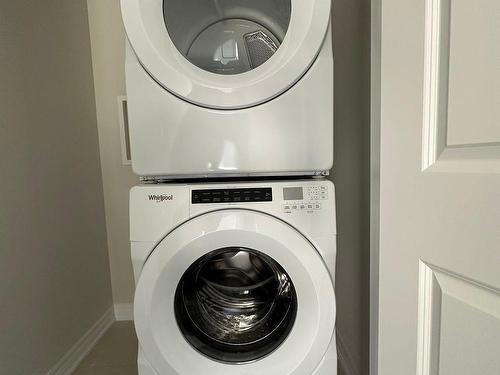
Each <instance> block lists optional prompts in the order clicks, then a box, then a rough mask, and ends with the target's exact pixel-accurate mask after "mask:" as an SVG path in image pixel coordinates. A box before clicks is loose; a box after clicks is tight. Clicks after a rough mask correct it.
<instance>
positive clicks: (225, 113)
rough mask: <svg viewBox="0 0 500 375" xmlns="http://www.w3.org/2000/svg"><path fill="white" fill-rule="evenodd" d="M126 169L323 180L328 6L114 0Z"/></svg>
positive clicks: (320, 2) (329, 72)
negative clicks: (123, 85)
mask: <svg viewBox="0 0 500 375" xmlns="http://www.w3.org/2000/svg"><path fill="white" fill-rule="evenodd" d="M121 6H122V14H123V20H124V25H125V28H126V32H127V36H128V41H129V44H128V49H127V57H126V80H127V93H128V116H129V117H128V121H129V130H130V141H131V154H132V161H133V168H134V171H135V172H136V173H137V174H138V175H141V176H145V178H146V179H147V178H150V179H158V177H164V176H168V178H185V177H206V176H212V177H213V176H217V177H218V176H265V175H270V176H271V175H272V176H275V175H326V174H327V173H328V171H329V170H330V169H331V167H332V164H333V53H332V36H331V23H330V11H331V0H307V1H304V0H252V1H249V0H204V1H199V0H147V1H144V0H121Z"/></svg>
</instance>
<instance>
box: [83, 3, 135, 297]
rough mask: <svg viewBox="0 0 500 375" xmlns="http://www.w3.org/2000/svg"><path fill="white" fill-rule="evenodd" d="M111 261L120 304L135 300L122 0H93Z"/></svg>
mask: <svg viewBox="0 0 500 375" xmlns="http://www.w3.org/2000/svg"><path fill="white" fill-rule="evenodd" d="M87 2H88V8H89V22H90V35H91V42H92V59H93V68H94V81H95V96H96V104H97V124H98V129H99V144H100V150H101V165H102V176H103V183H104V198H105V204H106V224H107V228H108V247H109V262H110V267H111V280H112V287H113V299H114V303H115V304H129V303H132V301H133V297H134V281H133V273H132V262H131V260H130V246H129V224H128V192H129V189H130V187H132V186H133V185H135V184H137V183H138V181H139V179H138V177H137V176H135V175H134V174H133V172H132V169H131V167H130V166H124V165H122V156H121V143H120V125H119V115H118V113H119V111H118V105H117V97H118V96H121V95H125V73H124V70H125V65H124V64H125V40H126V38H125V32H124V30H123V26H122V19H121V13H120V1H119V0H88V1H87Z"/></svg>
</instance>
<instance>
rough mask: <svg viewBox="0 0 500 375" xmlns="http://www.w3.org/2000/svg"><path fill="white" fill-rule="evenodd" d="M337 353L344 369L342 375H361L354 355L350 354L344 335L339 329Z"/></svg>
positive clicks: (340, 364)
mask: <svg viewBox="0 0 500 375" xmlns="http://www.w3.org/2000/svg"><path fill="white" fill-rule="evenodd" d="M337 352H338V358H339V366H340V367H341V369H342V372H341V375H359V367H358V366H357V365H356V363H355V362H354V360H353V358H352V355H351V354H350V352H349V349H348V348H347V346H346V344H345V342H344V340H343V339H342V335H341V334H340V332H339V331H338V329H337Z"/></svg>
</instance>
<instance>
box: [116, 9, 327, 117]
mask: <svg viewBox="0 0 500 375" xmlns="http://www.w3.org/2000/svg"><path fill="white" fill-rule="evenodd" d="M330 7H331V3H330V0H308V1H304V0H252V1H249V0H203V1H200V0H148V1H144V0H122V13H123V18H124V23H125V27H126V30H127V35H128V38H129V41H130V43H131V46H132V48H133V50H134V51H135V53H136V55H137V58H138V59H139V61H140V63H141V64H142V66H143V67H144V69H145V70H146V71H147V72H148V73H149V74H150V75H151V77H152V78H153V79H154V80H156V81H157V82H158V83H159V84H160V85H161V86H163V87H164V88H165V89H166V90H169V91H170V92H172V93H173V94H175V95H177V96H179V97H181V98H183V99H185V100H187V101H190V102H192V103H194V104H197V105H202V106H207V107H214V108H244V107H250V106H254V105H257V104H260V103H262V102H265V101H268V100H270V99H272V98H273V97H275V96H277V95H279V94H281V93H282V92H284V91H285V90H287V89H288V88H289V87H291V86H292V85H293V84H295V83H296V82H297V81H298V80H299V79H300V78H301V77H302V76H303V75H304V73H305V72H306V71H307V69H308V68H309V67H310V66H311V65H312V63H313V62H314V60H315V59H316V57H317V55H318V53H319V50H320V48H321V46H322V44H323V40H324V37H325V33H326V31H327V29H328V22H329V17H330Z"/></svg>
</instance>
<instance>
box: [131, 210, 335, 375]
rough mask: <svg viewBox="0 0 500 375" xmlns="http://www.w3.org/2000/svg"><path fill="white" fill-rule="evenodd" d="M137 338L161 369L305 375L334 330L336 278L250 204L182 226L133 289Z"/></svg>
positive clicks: (305, 245) (292, 233) (291, 233)
mask: <svg viewBox="0 0 500 375" xmlns="http://www.w3.org/2000/svg"><path fill="white" fill-rule="evenodd" d="M134 306H135V308H134V310H135V311H134V313H135V324H136V329H137V334H138V338H139V343H140V345H141V347H142V349H143V352H144V353H145V355H146V357H147V359H148V360H149V361H150V363H151V364H152V365H153V367H154V368H155V369H156V371H157V372H158V373H171V372H174V373H177V374H181V375H184V374H185V375H188V374H197V373H204V372H208V373H210V372H213V373H217V374H221V375H226V374H227V375H229V374H231V375H243V374H248V373H256V374H257V373H258V374H263V375H268V374H269V375H271V374H273V375H274V374H276V373H279V374H284V375H292V374H293V375H304V374H310V373H312V371H313V370H314V368H315V367H316V366H317V365H318V364H319V363H320V361H321V359H322V358H323V356H324V354H325V352H326V350H327V348H328V345H329V344H330V341H331V340H332V337H333V334H334V324H335V295H334V291H333V283H332V281H331V279H330V276H329V273H328V270H327V268H326V266H325V264H324V263H323V260H322V258H321V256H320V255H319V254H318V252H317V251H316V249H315V248H314V247H313V246H312V245H311V243H310V242H309V241H308V240H307V239H306V238H305V237H304V236H302V235H301V234H300V233H299V232H297V231H296V230H295V229H294V228H292V227H290V226H289V225H287V224H286V223H284V222H282V221H280V220H279V219H276V218H274V217H272V216H269V215H266V214H262V213H257V212H254V211H248V210H221V211H215V212H211V213H207V214H204V215H201V216H198V217H196V218H193V219H191V220H189V221H187V222H186V223H184V224H182V225H181V226H179V227H178V228H176V229H175V230H173V231H172V232H171V233H169V234H168V235H167V236H166V237H165V238H164V239H163V241H161V242H160V243H159V244H158V245H157V247H156V248H155V249H154V250H153V252H152V253H151V255H150V256H149V258H148V260H147V261H146V263H145V265H144V268H143V271H142V273H141V277H140V280H139V283H138V285H137V289H136V297H135V302H134Z"/></svg>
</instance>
